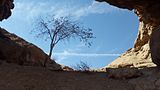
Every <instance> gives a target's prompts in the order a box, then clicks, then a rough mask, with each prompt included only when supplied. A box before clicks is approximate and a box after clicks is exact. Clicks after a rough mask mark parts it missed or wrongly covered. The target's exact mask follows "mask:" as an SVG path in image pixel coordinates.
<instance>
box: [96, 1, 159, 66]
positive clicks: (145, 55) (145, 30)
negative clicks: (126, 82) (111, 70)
mask: <svg viewBox="0 0 160 90" xmlns="http://www.w3.org/2000/svg"><path fill="white" fill-rule="evenodd" d="M96 1H99V2H107V3H109V4H110V5H113V6H116V7H119V8H122V9H128V10H132V11H134V12H135V14H136V15H137V16H138V19H139V29H138V34H137V38H136V40H135V44H134V47H133V48H132V49H129V50H128V51H126V52H125V53H124V54H123V55H122V56H120V57H119V58H118V59H116V60H115V61H113V62H112V63H111V64H110V65H109V66H111V67H118V65H120V66H128V65H129V66H134V67H135V66H136V65H138V64H137V63H142V62H143V64H144V63H152V62H151V58H152V61H153V62H154V63H155V64H157V65H160V58H159V54H160V53H159V51H160V48H159V47H160V46H158V45H159V43H160V40H158V38H155V37H158V36H159V35H158V32H157V28H158V27H159V25H160V17H159V16H160V12H159V10H160V4H159V3H160V1H159V0H96ZM150 38H154V39H150ZM151 40H152V41H154V44H153V42H152V41H151ZM155 41H156V42H155ZM127 59H129V60H127ZM122 64H123V65H122ZM152 65H153V64H151V66H152Z"/></svg>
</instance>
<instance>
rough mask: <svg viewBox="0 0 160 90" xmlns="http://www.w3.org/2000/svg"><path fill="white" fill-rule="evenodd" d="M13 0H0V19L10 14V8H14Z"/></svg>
mask: <svg viewBox="0 0 160 90" xmlns="http://www.w3.org/2000/svg"><path fill="white" fill-rule="evenodd" d="M13 1H14V0H0V21H2V20H3V19H7V18H8V17H9V16H11V9H13V8H14V4H13Z"/></svg>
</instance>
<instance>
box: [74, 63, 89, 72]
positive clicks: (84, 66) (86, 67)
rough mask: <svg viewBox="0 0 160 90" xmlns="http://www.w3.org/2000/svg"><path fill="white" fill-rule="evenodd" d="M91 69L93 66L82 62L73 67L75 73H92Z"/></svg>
mask: <svg viewBox="0 0 160 90" xmlns="http://www.w3.org/2000/svg"><path fill="white" fill-rule="evenodd" d="M90 67H91V66H90V65H89V64H88V63H87V62H83V61H80V62H79V63H78V64H76V65H75V66H73V69H74V70H75V71H90V70H91V68H90Z"/></svg>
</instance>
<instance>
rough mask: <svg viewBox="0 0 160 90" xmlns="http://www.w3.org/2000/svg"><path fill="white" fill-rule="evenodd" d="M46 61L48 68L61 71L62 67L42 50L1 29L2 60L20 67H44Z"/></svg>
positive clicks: (0, 57) (0, 56) (0, 49)
mask: <svg viewBox="0 0 160 90" xmlns="http://www.w3.org/2000/svg"><path fill="white" fill-rule="evenodd" d="M46 59H48V61H47V64H46V67H48V68H50V69H51V68H52V69H53V70H59V69H61V66H60V65H58V64H57V63H56V62H55V61H53V60H51V59H50V58H49V57H48V55H47V54H45V53H44V52H43V51H42V50H41V49H40V48H38V47H37V46H35V45H33V44H31V43H29V42H27V41H25V40H24V39H22V38H20V37H18V36H16V35H15V34H11V33H9V32H7V31H6V30H4V29H2V28H0V60H4V61H6V62H8V63H17V64H19V65H29V66H43V64H44V62H45V60H46Z"/></svg>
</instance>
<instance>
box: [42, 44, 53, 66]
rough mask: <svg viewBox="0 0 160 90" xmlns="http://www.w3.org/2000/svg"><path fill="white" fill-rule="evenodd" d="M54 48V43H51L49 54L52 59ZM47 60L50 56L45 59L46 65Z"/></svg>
mask: <svg viewBox="0 0 160 90" xmlns="http://www.w3.org/2000/svg"><path fill="white" fill-rule="evenodd" d="M53 48H54V44H50V49H49V55H48V56H49V58H50V59H51V56H52V51H53ZM47 61H48V58H46V59H45V61H44V67H46V63H47Z"/></svg>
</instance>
